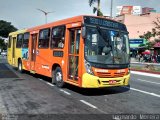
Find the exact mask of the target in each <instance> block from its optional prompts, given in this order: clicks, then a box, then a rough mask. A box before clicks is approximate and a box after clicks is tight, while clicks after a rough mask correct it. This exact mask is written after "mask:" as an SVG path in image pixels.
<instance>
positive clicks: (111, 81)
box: [109, 80, 117, 85]
mask: <svg viewBox="0 0 160 120" xmlns="http://www.w3.org/2000/svg"><path fill="white" fill-rule="evenodd" d="M116 83H117V81H116V80H109V84H110V85H114V84H116Z"/></svg>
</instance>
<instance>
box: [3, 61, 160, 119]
mask: <svg viewBox="0 0 160 120" xmlns="http://www.w3.org/2000/svg"><path fill="white" fill-rule="evenodd" d="M50 82H51V79H49V78H46V77H43V76H39V75H33V74H30V73H28V72H25V73H23V74H21V73H18V72H17V71H16V70H15V69H13V68H12V67H10V66H9V65H8V64H7V63H6V60H5V59H2V58H0V113H1V114H36V115H42V114H50V115H51V114H52V115H53V114H54V115H57V118H58V119H66V118H68V116H72V117H71V118H70V119H72V118H74V117H76V118H74V119H83V118H86V117H88V118H89V117H91V116H88V115H92V116H94V117H93V118H92V119H93V120H94V119H95V120H96V119H106V117H107V116H103V115H104V114H107V115H108V114H136V115H138V117H139V114H156V116H154V117H155V118H156V119H160V115H157V114H159V113H160V78H156V77H149V76H144V75H138V74H131V80H130V87H114V88H106V89H80V88H77V87H74V86H71V85H67V86H66V87H65V88H63V89H59V88H57V87H56V86H54V85H52V84H51V83H50ZM74 115H75V116H74ZM85 115H87V116H85ZM66 116H67V117H66ZM77 116H78V117H77ZM32 117H33V116H32ZM54 117H55V116H54ZM40 118H43V117H42V116H41V117H40ZM109 118H111V119H114V118H113V115H112V116H110V117H108V118H107V119H106V120H108V119H109ZM152 118H153V117H152ZM38 119H39V118H38Z"/></svg>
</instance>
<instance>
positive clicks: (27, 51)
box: [8, 15, 130, 88]
mask: <svg viewBox="0 0 160 120" xmlns="http://www.w3.org/2000/svg"><path fill="white" fill-rule="evenodd" d="M18 33H19V32H17V34H18ZM23 33H24V35H23V37H24V38H23V39H22V41H21V42H22V49H21V50H22V52H21V54H22V55H21V57H20V59H18V60H17V67H18V70H19V71H22V70H27V71H30V72H31V73H36V74H41V75H44V76H48V77H51V78H52V83H54V84H56V85H57V86H58V87H63V86H64V85H65V83H69V84H72V85H75V86H79V87H82V88H101V87H113V86H126V85H128V84H129V79H130V70H129V66H130V56H129V55H130V54H129V39H128V32H127V29H126V26H125V25H124V24H122V23H119V22H117V21H114V20H111V19H107V18H103V17H95V16H85V15H84V16H76V17H73V18H68V19H64V20H60V21H57V22H52V23H48V24H44V25H41V26H37V27H33V28H29V29H26V30H25V31H23ZM23 33H20V34H21V35H22V34H23ZM17 36H19V35H17ZM25 37H26V38H25ZM14 42H16V40H15V41H14ZM10 43H12V44H16V43H13V42H10ZM23 45H24V46H25V47H23ZM11 46H12V45H11ZM15 49H16V48H15ZM8 54H11V53H8ZM15 54H16V53H15ZM9 63H10V64H11V65H12V63H11V61H10V62H9Z"/></svg>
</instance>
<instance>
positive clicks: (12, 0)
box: [0, 0, 160, 29]
mask: <svg viewBox="0 0 160 120" xmlns="http://www.w3.org/2000/svg"><path fill="white" fill-rule="evenodd" d="M88 1H89V0H0V20H5V21H7V22H11V23H12V25H14V26H15V27H16V28H18V29H24V28H30V27H34V26H37V25H42V24H45V15H44V14H43V13H42V12H41V11H38V10H37V9H42V10H44V11H46V12H53V11H54V12H53V13H50V14H48V15H47V22H48V23H49V22H53V21H57V20H61V19H65V18H69V17H73V16H78V15H94V14H93V9H92V7H90V6H89V3H88ZM110 2H111V0H101V9H102V12H103V14H104V15H110V8H111V6H110V5H111V3H110ZM95 5H96V4H95ZM125 5H126V6H127V5H135V6H141V7H152V8H154V9H155V10H156V11H157V12H159V13H160V0H113V16H115V15H116V6H125Z"/></svg>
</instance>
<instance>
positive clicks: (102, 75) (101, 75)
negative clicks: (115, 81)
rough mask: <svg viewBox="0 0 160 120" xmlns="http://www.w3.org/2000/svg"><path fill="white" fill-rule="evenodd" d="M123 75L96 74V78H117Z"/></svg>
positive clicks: (123, 73) (122, 73)
mask: <svg viewBox="0 0 160 120" xmlns="http://www.w3.org/2000/svg"><path fill="white" fill-rule="evenodd" d="M124 75H125V72H121V73H115V72H113V73H101V72H97V76H98V77H100V78H117V77H123V76H124Z"/></svg>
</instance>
